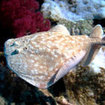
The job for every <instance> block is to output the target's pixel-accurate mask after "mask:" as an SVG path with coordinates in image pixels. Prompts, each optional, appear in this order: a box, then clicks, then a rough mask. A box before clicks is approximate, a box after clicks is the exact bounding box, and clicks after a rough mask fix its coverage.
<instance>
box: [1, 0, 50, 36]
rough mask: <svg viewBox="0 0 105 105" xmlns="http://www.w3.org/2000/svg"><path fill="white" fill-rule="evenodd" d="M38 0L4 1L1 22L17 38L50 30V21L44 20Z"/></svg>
mask: <svg viewBox="0 0 105 105" xmlns="http://www.w3.org/2000/svg"><path fill="white" fill-rule="evenodd" d="M38 9H39V3H38V2H37V1H36V0H2V2H1V5H0V21H1V22H2V24H3V26H4V27H8V28H10V29H11V30H12V31H13V32H14V34H16V37H21V36H23V35H26V34H31V33H34V32H39V31H47V30H49V29H50V21H49V20H47V19H44V18H43V15H42V13H41V12H36V10H38Z"/></svg>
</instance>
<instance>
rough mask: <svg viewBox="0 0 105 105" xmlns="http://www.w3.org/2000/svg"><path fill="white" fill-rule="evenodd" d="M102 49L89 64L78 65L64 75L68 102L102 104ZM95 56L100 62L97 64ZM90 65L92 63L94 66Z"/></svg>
mask: <svg viewBox="0 0 105 105" xmlns="http://www.w3.org/2000/svg"><path fill="white" fill-rule="evenodd" d="M104 49H105V47H102V48H101V49H100V51H99V53H98V54H97V56H96V57H95V58H94V60H93V61H92V62H91V64H90V65H89V66H87V67H83V66H80V65H78V66H77V68H76V69H75V70H74V71H73V72H71V73H69V74H68V75H66V76H65V77H64V83H65V87H66V92H67V95H68V99H69V101H70V103H72V104H74V105H104V102H105V98H104V97H105V66H103V65H104V64H105V60H104V54H105V53H104ZM102 57H103V58H102ZM97 58H98V60H99V62H100V63H99V64H97V62H98V61H97ZM101 58H102V59H101ZM92 65H94V68H93V66H92Z"/></svg>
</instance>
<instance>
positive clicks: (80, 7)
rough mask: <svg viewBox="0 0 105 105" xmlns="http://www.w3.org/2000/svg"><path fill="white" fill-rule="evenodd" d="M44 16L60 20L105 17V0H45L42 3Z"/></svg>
mask: <svg viewBox="0 0 105 105" xmlns="http://www.w3.org/2000/svg"><path fill="white" fill-rule="evenodd" d="M42 12H43V14H44V17H47V18H50V19H53V20H54V21H59V20H60V19H66V20H69V21H79V20H83V19H85V20H86V19H102V18H105V1H104V0H101V1H95V0H79V1H78V0H60V1H59V0H45V1H44V3H43V4H42Z"/></svg>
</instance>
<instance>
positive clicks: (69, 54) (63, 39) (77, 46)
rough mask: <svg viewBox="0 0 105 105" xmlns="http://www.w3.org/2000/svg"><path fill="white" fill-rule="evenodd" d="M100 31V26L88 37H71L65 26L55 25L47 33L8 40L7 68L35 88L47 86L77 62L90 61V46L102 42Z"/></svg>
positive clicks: (6, 43)
mask: <svg viewBox="0 0 105 105" xmlns="http://www.w3.org/2000/svg"><path fill="white" fill-rule="evenodd" d="M102 34H103V31H102V28H101V26H100V25H97V26H96V27H95V28H94V29H93V32H92V34H91V35H90V37H88V36H87V35H75V36H71V35H70V34H69V32H68V30H67V29H66V27H65V26H63V25H57V26H55V27H54V28H52V29H50V30H49V31H47V32H39V33H36V34H32V35H29V36H24V37H21V38H16V39H9V40H7V41H6V42H5V51H4V52H5V56H6V59H7V64H8V67H9V68H10V69H11V70H13V71H14V72H15V73H16V74H17V75H18V76H19V77H21V78H22V79H24V80H26V81H27V82H28V83H30V84H32V85H34V86H36V87H38V88H48V87H49V86H51V85H52V84H54V83H55V82H56V81H58V80H59V79H60V78H62V77H63V76H64V75H66V74H67V73H68V72H69V71H71V70H72V68H73V67H75V66H76V65H77V64H78V63H79V62H80V61H82V60H83V63H84V62H86V63H87V62H88V63H89V62H90V61H91V60H90V59H89V57H88V56H91V57H93V55H94V54H91V53H90V50H91V47H92V45H93V44H96V43H98V45H100V44H102V43H103V44H104V41H102V37H101V35H102ZM96 49H97V47H96V48H95V49H94V51H93V53H95V51H96Z"/></svg>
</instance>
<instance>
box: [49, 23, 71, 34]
mask: <svg viewBox="0 0 105 105" xmlns="http://www.w3.org/2000/svg"><path fill="white" fill-rule="evenodd" d="M49 31H50V32H60V33H62V34H67V35H70V32H69V31H68V30H67V28H66V27H65V26H64V25H62V24H58V25H56V26H54V27H53V28H51V29H50V30H49Z"/></svg>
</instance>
